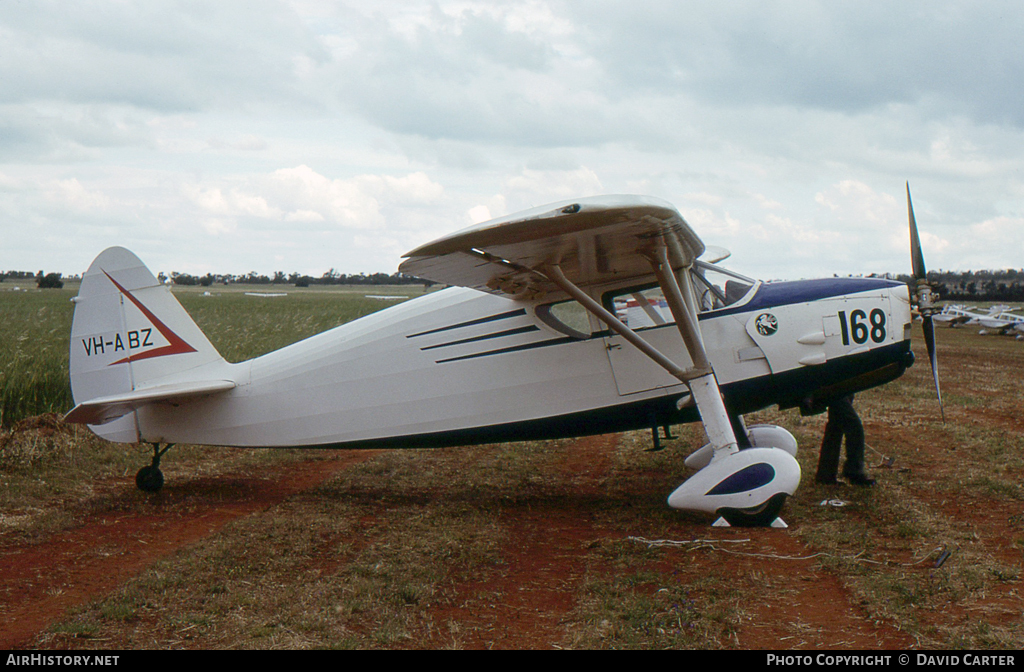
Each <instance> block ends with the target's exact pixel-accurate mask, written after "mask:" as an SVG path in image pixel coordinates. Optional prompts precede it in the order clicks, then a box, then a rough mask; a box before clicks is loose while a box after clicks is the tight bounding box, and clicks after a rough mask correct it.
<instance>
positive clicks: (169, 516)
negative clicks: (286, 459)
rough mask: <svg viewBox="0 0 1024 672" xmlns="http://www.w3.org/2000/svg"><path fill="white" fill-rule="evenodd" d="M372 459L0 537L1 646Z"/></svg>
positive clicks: (24, 640) (351, 457) (225, 485)
mask: <svg viewBox="0 0 1024 672" xmlns="http://www.w3.org/2000/svg"><path fill="white" fill-rule="evenodd" d="M374 454H375V453H373V452H369V451H361V452H355V451H338V453H337V457H335V458H333V459H330V460H326V461H311V462H301V463H298V464H291V465H288V466H287V467H282V468H279V469H278V470H277V472H278V473H276V474H274V473H273V472H271V473H270V474H269V475H268V474H267V473H264V474H263V476H262V477H259V478H257V477H232V476H230V475H228V476H221V477H217V478H210V479H196V480H193V481H191V482H190V483H188V484H187V485H183V486H180V487H178V488H175V490H174V491H173V494H172V493H171V492H170V491H163V492H161V493H160V494H159V495H157V496H156V497H155V498H154V505H153V510H152V513H147V514H144V515H140V514H136V513H108V514H103V515H100V516H96V517H94V518H93V520H91V521H89V522H87V523H86V524H85V525H82V526H81V527H78V528H76V529H72V530H68V531H66V532H62V533H59V534H55V535H53V537H51V538H50V539H48V540H46V541H43V542H41V543H36V544H31V545H18V544H8V543H4V540H3V537H2V536H0V566H2V567H0V577H2V589H0V619H2V622H3V626H2V627H0V649H16V648H22V647H26V646H31V645H32V643H33V641H34V640H35V638H36V636H37V635H38V634H39V633H41V632H42V631H43V630H45V629H46V628H47V626H49V625H50V623H52V622H54V621H56V620H58V619H60V618H61V617H62V616H63V615H64V614H65V613H66V612H67V611H68V610H69V609H71V608H73V607H75V606H78V605H80V604H84V603H86V602H87V601H89V600H93V599H96V598H98V597H101V596H103V595H105V594H107V593H109V592H110V591H112V590H114V589H115V588H117V587H118V586H120V585H121V584H122V583H124V582H125V581H127V580H128V579H130V578H132V577H134V576H136V575H138V574H140V573H141V572H142V571H143V570H145V569H146V568H147V567H149V566H150V565H152V564H153V563H154V562H156V561H157V560H159V559H160V558H162V557H164V556H167V555H170V554H171V553H173V552H175V551H177V550H178V549H180V548H183V547H187V546H188V545H190V544H193V543H195V542H197V541H199V540H200V539H202V538H203V537H206V536H207V535H210V534H212V533H214V532H216V531H217V530H219V529H220V528H221V527H223V526H224V525H226V524H227V523H229V522H231V521H232V520H234V519H236V518H239V517H240V516H245V515H248V514H250V513H253V512H255V511H261V510H266V509H268V508H270V507H272V506H274V505H276V504H279V503H281V502H283V501H284V500H285V499H287V498H288V497H290V496H292V495H294V494H296V493H299V492H302V491H304V490H308V489H309V488H312V487H315V486H317V485H319V484H320V483H322V482H324V481H325V480H327V479H328V478H330V477H331V476H332V475H333V474H335V473H337V472H338V471H339V470H341V469H344V468H346V467H349V466H351V465H353V464H357V463H359V462H362V461H364V460H366V459H369V458H370V457H372V456H373V455H374ZM186 498H188V499H193V498H194V499H195V501H196V502H198V503H196V504H195V505H194V506H192V505H190V506H188V507H187V510H183V509H182V507H180V506H174V505H175V504H178V503H180V502H181V501H182V500H185V499H186Z"/></svg>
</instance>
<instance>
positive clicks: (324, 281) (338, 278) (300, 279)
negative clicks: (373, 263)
mask: <svg viewBox="0 0 1024 672" xmlns="http://www.w3.org/2000/svg"><path fill="white" fill-rule="evenodd" d="M157 277H158V279H159V280H160V282H166V281H167V276H166V275H164V274H163V273H160V275H159V276H157ZM170 280H171V282H172V283H174V284H175V285H183V286H187V285H199V286H201V287H209V286H211V285H215V284H216V285H231V284H235V283H242V284H247V285H295V286H296V287H309V286H310V285H423V284H428V285H429V284H433V283H431V282H430V281H428V280H421V279H420V278H416V277H413V276H411V275H405V274H404V273H392V274H391V275H388V274H387V273H371V274H369V275H367V274H365V273H359V274H357V275H356V274H352V275H349V274H345V273H339V272H338V271H336V270H335V269H333V268H332V269H331V270H329V271H327V272H326V273H324V274H323V275H321V276H319V277H313V276H310V275H302V274H299V273H290V274H288V275H285V274H284V272H283V271H277V272H275V273H274V274H273V275H262V274H259V273H257V272H256V271H250V272H249V273H247V274H245V275H233V274H227V275H224V274H219V273H218V274H214V273H207V274H206V275H189V274H188V273H178V272H177V271H174V272H172V273H171V277H170Z"/></svg>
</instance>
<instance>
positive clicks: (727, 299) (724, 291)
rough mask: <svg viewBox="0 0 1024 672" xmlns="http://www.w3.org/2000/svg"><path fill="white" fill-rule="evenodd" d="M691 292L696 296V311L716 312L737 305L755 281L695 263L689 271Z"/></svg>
mask: <svg viewBox="0 0 1024 672" xmlns="http://www.w3.org/2000/svg"><path fill="white" fill-rule="evenodd" d="M690 277H691V278H692V279H693V291H694V293H695V294H696V295H697V309H698V310H700V311H701V312H704V311H707V310H718V309H719V308H725V307H726V306H731V305H732V304H734V303H738V302H739V301H740V300H741V299H743V297H745V296H746V295H747V293H748V292H749V291H750V290H751V288H752V287H753V286H754V285H755V284H756V281H755V280H751V279H750V278H747V277H744V276H742V275H740V274H739V273H733V272H732V271H727V270H725V269H724V268H721V267H719V266H712V265H711V264H705V263H704V262H703V261H698V262H696V263H695V264H694V265H693V267H692V268H691V269H690Z"/></svg>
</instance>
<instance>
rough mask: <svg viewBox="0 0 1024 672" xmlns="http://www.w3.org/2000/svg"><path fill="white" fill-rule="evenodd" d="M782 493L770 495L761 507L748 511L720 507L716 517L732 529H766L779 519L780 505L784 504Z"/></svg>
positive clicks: (784, 496) (784, 499) (784, 495)
mask: <svg viewBox="0 0 1024 672" xmlns="http://www.w3.org/2000/svg"><path fill="white" fill-rule="evenodd" d="M788 496H789V495H787V494H786V493H784V492H780V493H778V494H775V495H772V496H771V497H769V498H768V500H767V501H766V502H765V503H764V504H762V505H761V506H755V507H751V508H749V509H730V508H726V507H722V508H721V509H719V510H718V511H717V513H718V515H720V516H721V517H722V518H725V520H726V522H728V523H729V524H730V525H732V526H733V527H768V526H769V525H771V524H772V522H773V521H774V520H775V519H776V518H778V517H779V511H781V510H782V505H783V504H785V503H786V497H788Z"/></svg>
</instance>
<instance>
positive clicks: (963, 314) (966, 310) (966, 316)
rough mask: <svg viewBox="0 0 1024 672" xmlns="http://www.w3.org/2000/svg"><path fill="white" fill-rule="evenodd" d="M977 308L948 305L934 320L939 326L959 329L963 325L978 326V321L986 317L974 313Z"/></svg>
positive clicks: (933, 317) (934, 316)
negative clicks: (944, 325)
mask: <svg viewBox="0 0 1024 672" xmlns="http://www.w3.org/2000/svg"><path fill="white" fill-rule="evenodd" d="M974 310H975V306H967V307H964V306H963V305H952V304H947V305H944V306H943V307H942V311H941V312H938V313H935V315H933V316H932V319H933V320H934V321H935V322H938V323H939V324H947V325H949V326H950V327H958V326H960V325H961V324H976V323H977V322H978V320H980V319H981V318H983V317H985V316H984V315H983V314H981V313H975V312H973V311H974Z"/></svg>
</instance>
